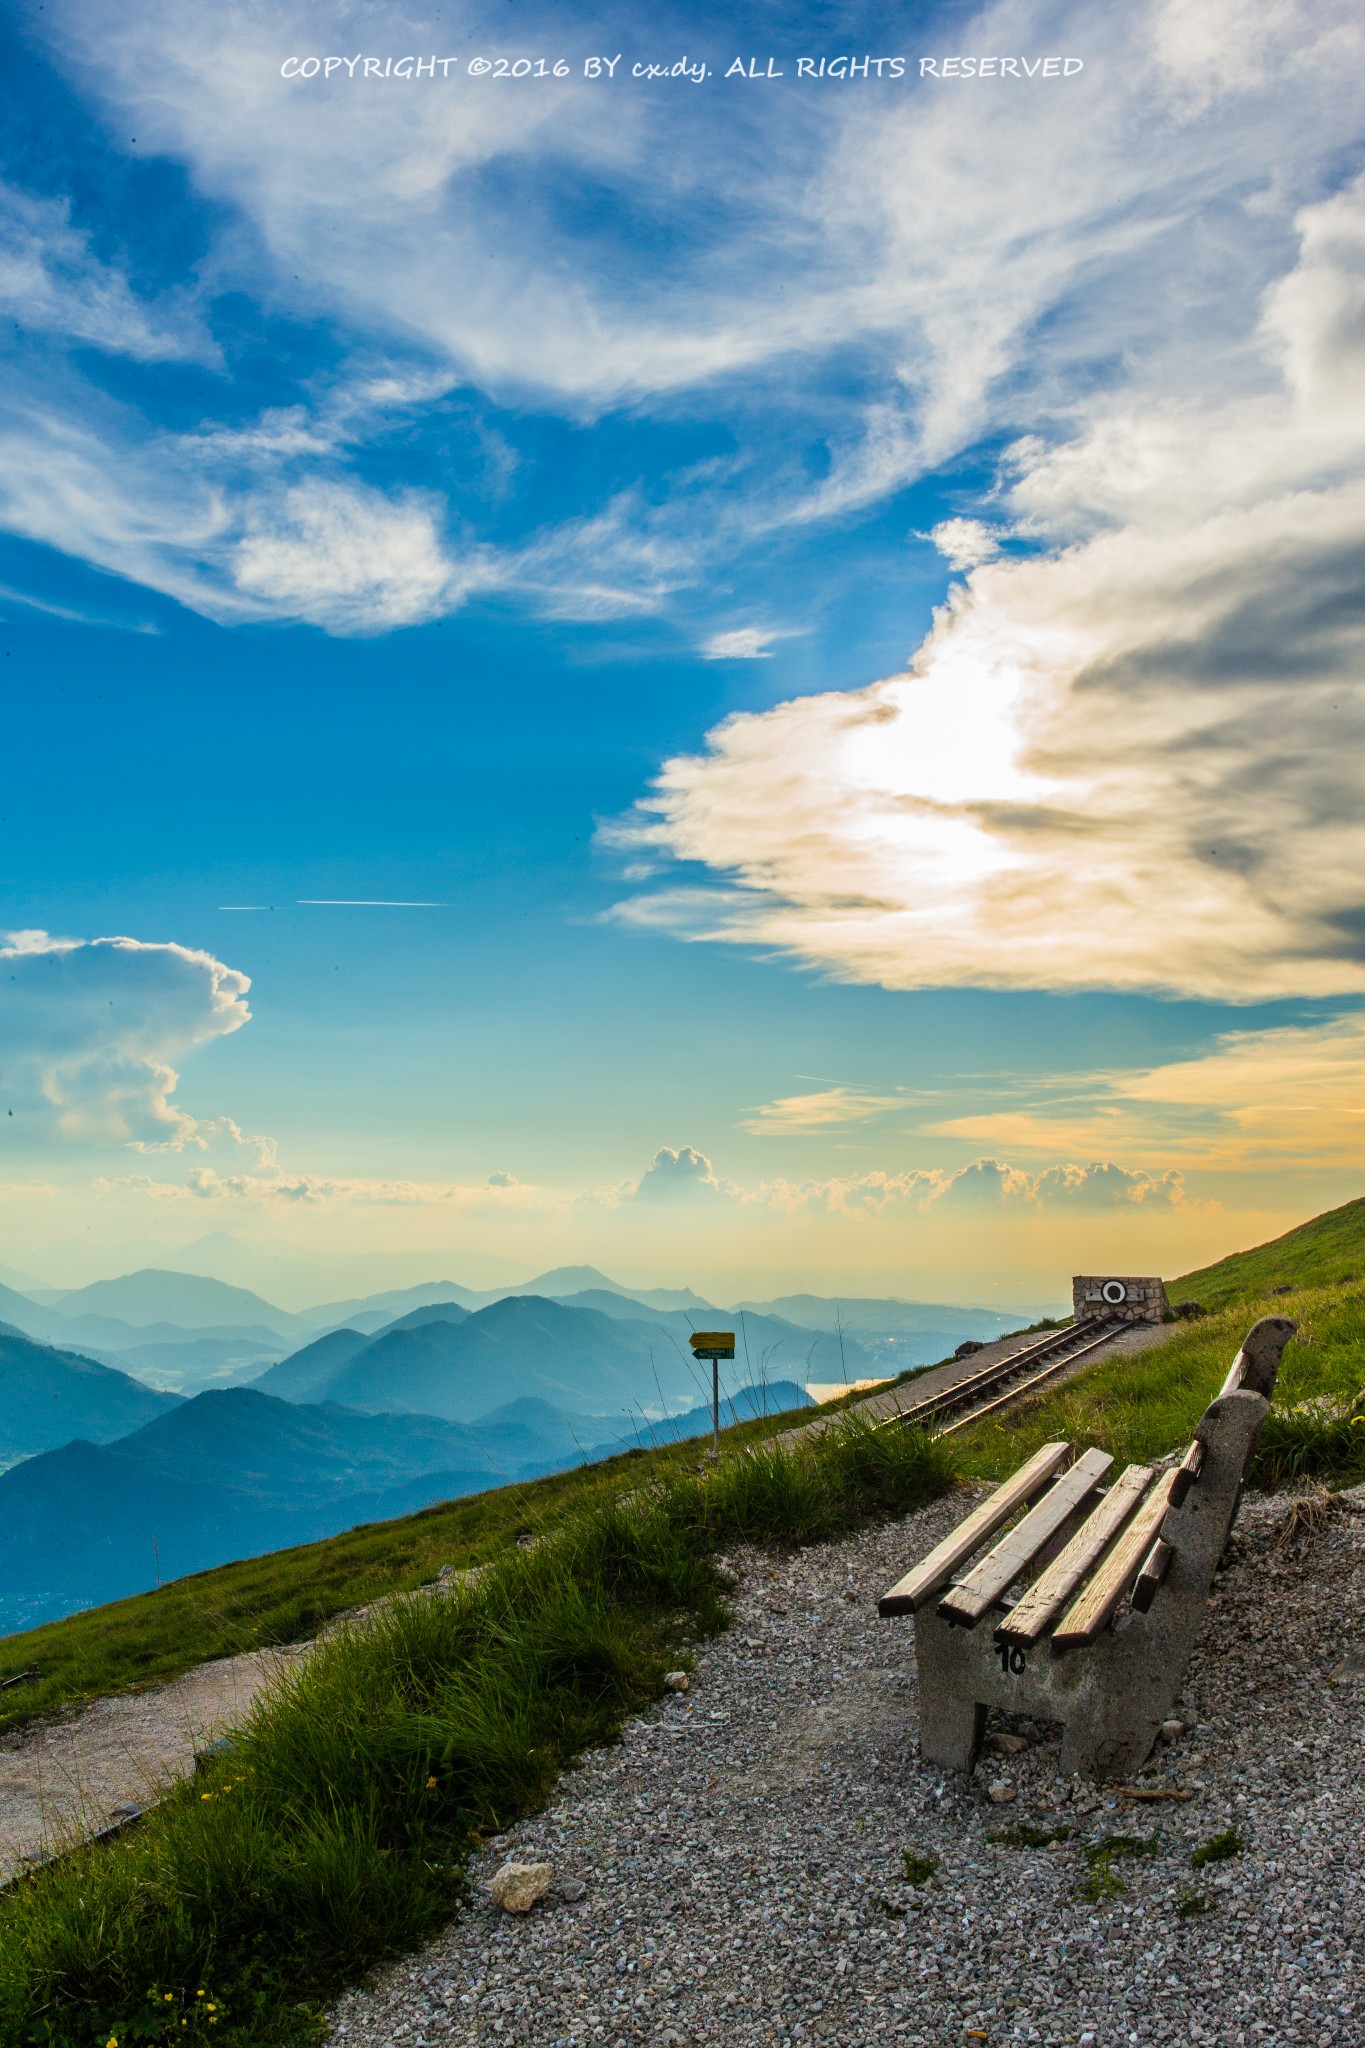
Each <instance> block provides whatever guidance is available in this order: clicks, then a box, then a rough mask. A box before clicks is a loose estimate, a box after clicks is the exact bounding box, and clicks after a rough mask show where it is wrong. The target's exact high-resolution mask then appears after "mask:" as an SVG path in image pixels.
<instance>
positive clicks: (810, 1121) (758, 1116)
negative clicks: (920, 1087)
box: [739, 1084, 905, 1138]
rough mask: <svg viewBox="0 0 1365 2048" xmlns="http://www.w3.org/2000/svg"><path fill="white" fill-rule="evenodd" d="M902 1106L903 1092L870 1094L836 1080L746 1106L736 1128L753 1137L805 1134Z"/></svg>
mask: <svg viewBox="0 0 1365 2048" xmlns="http://www.w3.org/2000/svg"><path fill="white" fill-rule="evenodd" d="M904 1107H905V1098H904V1096H901V1095H873V1094H871V1093H869V1091H868V1090H866V1089H864V1088H847V1087H844V1086H843V1085H842V1084H839V1085H836V1086H835V1087H832V1088H820V1089H815V1090H813V1091H812V1092H811V1093H810V1094H808V1095H779V1096H778V1097H777V1099H776V1101H774V1102H765V1103H762V1104H761V1105H760V1106H759V1107H758V1108H756V1109H752V1110H750V1111H749V1112H748V1113H747V1115H746V1116H745V1117H744V1119H743V1121H742V1122H741V1124H740V1126H739V1128H740V1129H741V1130H742V1131H747V1132H748V1133H749V1135H750V1136H751V1137H754V1138H770V1137H776V1138H787V1137H805V1136H808V1135H809V1134H811V1133H813V1132H818V1131H830V1130H846V1129H847V1128H848V1127H849V1125H851V1124H858V1123H866V1122H867V1120H868V1119H869V1118H870V1117H876V1116H881V1115H883V1114H884V1113H885V1112H886V1111H887V1110H891V1109H903V1108H904Z"/></svg>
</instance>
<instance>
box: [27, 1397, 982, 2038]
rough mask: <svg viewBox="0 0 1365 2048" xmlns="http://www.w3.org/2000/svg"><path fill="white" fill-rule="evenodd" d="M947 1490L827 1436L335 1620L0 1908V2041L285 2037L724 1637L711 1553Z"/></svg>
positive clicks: (883, 1456) (771, 1446)
mask: <svg viewBox="0 0 1365 2048" xmlns="http://www.w3.org/2000/svg"><path fill="white" fill-rule="evenodd" d="M953 1476H954V1474H953V1467H952V1463H951V1460H950V1457H949V1455H948V1453H947V1451H946V1449H945V1448H944V1447H943V1446H942V1445H939V1444H935V1443H933V1442H932V1441H931V1440H930V1439H928V1438H926V1437H923V1436H921V1435H920V1434H919V1433H917V1432H914V1431H910V1430H886V1431H881V1432H876V1433H873V1432H871V1431H869V1430H868V1429H867V1428H866V1427H865V1426H864V1425H861V1424H858V1423H857V1422H854V1421H842V1422H838V1423H836V1424H834V1425H833V1426H832V1427H831V1428H830V1429H829V1430H828V1432H827V1433H826V1434H825V1435H824V1436H823V1438H821V1439H819V1440H817V1441H814V1442H805V1443H801V1444H798V1445H797V1446H796V1447H794V1448H793V1447H790V1446H787V1445H782V1444H775V1443H765V1444H763V1445H761V1446H760V1447H759V1448H758V1449H757V1450H756V1451H754V1452H753V1453H752V1454H746V1453H740V1454H739V1455H735V1456H730V1457H727V1458H725V1459H723V1460H722V1461H721V1462H720V1464H719V1465H716V1466H711V1467H708V1466H703V1467H702V1468H701V1470H699V1471H696V1472H691V1473H686V1474H682V1475H679V1474H677V1473H676V1472H675V1473H674V1474H673V1475H672V1476H669V1477H665V1479H664V1480H663V1481H662V1482H661V1483H659V1484H657V1485H654V1486H646V1487H645V1488H643V1489H641V1490H640V1491H639V1492H637V1493H635V1494H633V1495H628V1496H620V1495H617V1496H601V1495H597V1496H593V1497H590V1499H589V1500H588V1502H587V1503H586V1504H585V1505H584V1507H583V1508H582V1509H581V1510H580V1511H579V1512H578V1513H576V1514H572V1515H570V1516H568V1517H567V1518H566V1519H565V1520H564V1521H562V1522H561V1523H559V1524H558V1525H557V1526H556V1527H555V1528H554V1529H553V1530H551V1531H550V1532H549V1533H548V1534H547V1535H545V1536H544V1537H543V1538H542V1539H541V1540H540V1541H539V1542H538V1543H537V1544H535V1545H534V1546H533V1547H532V1548H530V1549H528V1550H513V1551H510V1552H508V1553H505V1554H504V1555H503V1556H502V1557H500V1558H499V1559H497V1560H496V1561H495V1562H494V1563H492V1564H491V1565H490V1566H489V1567H487V1568H486V1569H485V1570H484V1571H483V1572H482V1573H481V1574H480V1575H479V1576H478V1577H477V1578H474V1579H472V1580H467V1581H465V1582H463V1583H461V1584H459V1585H457V1587H456V1589H455V1590H454V1591H453V1592H450V1593H442V1594H440V1595H437V1596H431V1595H424V1594H411V1593H410V1594H405V1595H402V1596H400V1597H399V1598H397V1599H395V1600H394V1601H393V1602H392V1604H391V1605H389V1606H387V1607H385V1608H383V1609H382V1610H381V1611H379V1612H378V1613H376V1614H374V1615H372V1616H370V1617H368V1618H366V1619H363V1620H361V1621H357V1622H354V1623H352V1624H351V1625H349V1626H348V1627H346V1628H344V1629H342V1630H341V1631H340V1632H338V1633H337V1634H336V1635H335V1636H333V1637H332V1638H331V1639H329V1640H328V1641H326V1642H324V1643H322V1644H320V1645H319V1646H318V1647H317V1648H316V1650H315V1651H314V1652H313V1654H312V1655H311V1656H309V1657H308V1658H307V1659H304V1660H301V1661H300V1663H299V1665H298V1666H297V1667H296V1668H295V1669H294V1670H293V1671H291V1672H290V1673H289V1675H288V1676H287V1677H286V1678H284V1679H283V1680H282V1681H281V1682H280V1683H279V1684H278V1685H277V1686H276V1687H275V1688H274V1689H273V1690H272V1691H271V1692H270V1693H269V1694H268V1695H266V1696H265V1697H264V1698H263V1699H262V1700H261V1701H260V1702H258V1704H257V1706H256V1709H255V1711H254V1712H253V1714H252V1715H251V1717H250V1719H249V1720H248V1721H247V1723H246V1725H245V1726H244V1728H243V1729H242V1730H241V1731H240V1733H239V1735H238V1736H237V1737H236V1739H235V1740H234V1743H233V1746H232V1747H231V1749H230V1750H228V1751H226V1752H225V1753H222V1754H221V1755H220V1756H218V1757H217V1758H216V1759H215V1760H214V1762H213V1763H212V1764H211V1766H210V1767H209V1768H207V1769H205V1770H201V1772H200V1773H199V1774H198V1775H197V1776H196V1777H195V1778H194V1779H192V1780H191V1781H189V1782H187V1783H185V1784H183V1785H181V1786H179V1787H178V1788H177V1789H176V1790H175V1791H173V1792H172V1793H171V1794H170V1795H169V1796H168V1798H167V1799H166V1800H165V1801H164V1802H163V1804H162V1805H161V1806H159V1807H158V1808H157V1809H156V1810H155V1811H154V1812H153V1813H152V1814H150V1815H149V1816H148V1818H147V1820H146V1822H145V1823H144V1824H143V1826H142V1828H141V1829H140V1830H138V1831H137V1832H136V1833H132V1834H129V1835H126V1836H123V1837H120V1838H119V1839H118V1840H116V1841H115V1842H113V1843H111V1844H108V1845H106V1846H104V1847H100V1848H88V1849H85V1850H83V1851H81V1852H79V1853H77V1854H76V1855H74V1856H72V1857H69V1858H67V1859H65V1860H64V1861H62V1862H60V1863H57V1864H54V1865H53V1866H51V1867H50V1868H49V1869H47V1870H45V1871H43V1872H41V1873H39V1874H38V1875H37V1876H35V1877H34V1878H32V1879H30V1880H28V1881H26V1882H25V1883H23V1884H22V1885H20V1886H18V1887H17V1888H16V1889H14V1890H12V1891H11V1892H9V1893H8V1894H6V1895H4V1897H3V1898H0V2040H3V2042H4V2043H5V2044H6V2048H11V2044H12V2048H40V2044H41V2048H96V2044H103V2043H107V2042H108V2041H109V2040H111V2039H113V2040H117V2041H118V2042H119V2043H120V2048H123V2044H126V2043H131V2042H134V2041H137V2042H142V2041H170V2040H172V2039H174V2040H187V2039H200V2038H202V2039H204V2040H208V2039H212V2040H214V2041H218V2042H223V2043H226V2044H230V2048H248V2044H249V2048H270V2044H276V2043H278V2044H281V2048H285V2044H289V2043H292V2042H298V2041H302V2040H305V2039H308V2038H311V2037H312V2036H313V2035H314V2034H315V2032H316V2020H315V2014H316V2009H317V2006H318V2004H319V2003H320V2002H321V2001H322V2000H324V1999H326V1998H328V1997H329V1996H331V1995H332V1994H333V1993H335V1991H336V1990H337V1989H338V1988H339V1987H340V1986H342V1985H343V1984H344V1983H346V1982H348V1981H351V1980H353V1979H354V1978H355V1976H356V1975H357V1974H358V1973H359V1972H360V1971H362V1970H363V1969H365V1968H366V1967H368V1966H369V1965H370V1964H372V1963H374V1962H377V1961H379V1960H380V1959H382V1958H383V1957H384V1956H386V1955H391V1954H394V1953H396V1952H399V1951H401V1950H403V1949H406V1948H410V1947H412V1946H413V1945H414V1944H415V1943H416V1942H418V1941H420V1940H421V1939H422V1937H423V1936H424V1935H426V1934H428V1933H429V1932H431V1931H432V1930H433V1929H434V1928H435V1927H436V1926H438V1925H439V1924H440V1923H441V1922H442V1921H443V1920H445V1919H447V1918H449V1916H450V1915H451V1914H452V1913H453V1912H454V1911H455V1910H456V1908H457V1906H458V1903H459V1899H460V1895H461V1888H462V1884H463V1881H464V1878H463V1873H464V1866H465V1864H466V1861H467V1858H468V1856H469V1853H470V1851H471V1849H472V1848H473V1847H474V1846H476V1845H477V1843H478V1841H479V1840H480V1838H481V1837H483V1836H485V1835H487V1834H489V1833H495V1832H497V1831H499V1830H501V1829H502V1828H504V1827H505V1826H506V1825H507V1824H508V1823H509V1822H510V1821H511V1820H512V1819H513V1818H514V1817H515V1816H516V1815H518V1814H520V1813H524V1812H526V1811H528V1810H533V1809H534V1808H536V1807H537V1806H539V1805H541V1804H543V1803H544V1801H545V1800H546V1798H547V1797H548V1796H549V1793H550V1791H551V1788H552V1787H553V1784H554V1782H555V1778H556V1776H557V1775H558V1773H559V1771H560V1770H561V1769H562V1767H563V1765H564V1764H565V1762H566V1761H567V1760H568V1759H570V1758H571V1757H573V1756H574V1755H576V1754H578V1753H579V1752H580V1751H581V1750H583V1749H584V1748H585V1747H587V1746H588V1745H590V1744H594V1743H600V1742H603V1741H606V1740H608V1739H610V1737H611V1736H612V1735H613V1733H614V1732H615V1731H616V1729H617V1728H618V1727H619V1725H620V1723H621V1720H622V1719H623V1717H624V1716H625V1715H627V1714H628V1713H630V1712H631V1711H632V1710H634V1709H635V1708H637V1707H639V1706H640V1705H642V1704H643V1703H644V1702H645V1701H647V1700H648V1699H649V1698H651V1697H652V1696H654V1695H655V1694H656V1693H657V1692H658V1690H659V1689H660V1686H661V1683H662V1678H663V1673H664V1671H665V1670H666V1669H667V1668H668V1665H669V1664H670V1663H671V1662H673V1661H675V1660H676V1657H677V1655H678V1654H679V1652H680V1651H681V1650H682V1649H683V1648H684V1645H685V1643H686V1641H687V1640H688V1639H689V1638H695V1637H697V1636H699V1635H702V1634H705V1633H708V1632H712V1631H714V1630H716V1629H719V1628H722V1627H724V1626H725V1623H726V1620H727V1610H726V1608H725V1604H724V1587H723V1584H722V1581H721V1579H720V1577H719V1575H718V1573H717V1571H716V1568H715V1565H714V1563H713V1562H712V1555H713V1552H714V1551H715V1549H716V1548H717V1547H719V1545H721V1544H722V1543H725V1544H731V1543H736V1542H752V1543H789V1542H794V1541H795V1542H809V1541H812V1540H815V1539H817V1538H821V1537H826V1536H830V1535H835V1534H838V1533H840V1532H842V1531H844V1530H848V1529H852V1528H854V1527H856V1526H857V1525H858V1524H859V1522H862V1521H866V1520H867V1519H868V1517H869V1516H871V1515H874V1514H877V1513H881V1512H886V1511H891V1512H896V1513H900V1512H904V1511H906V1510H907V1509H909V1508H912V1507H916V1506H919V1505H920V1504H922V1503H923V1502H924V1501H926V1500H929V1499H932V1498H933V1497H934V1496H935V1495H936V1494H938V1493H941V1492H943V1491H944V1490H945V1489H946V1488H947V1487H948V1486H949V1485H950V1484H951V1483H952V1480H953ZM201 1993H202V1996H201V1995H200V1994H201ZM210 2028H211V2031H210Z"/></svg>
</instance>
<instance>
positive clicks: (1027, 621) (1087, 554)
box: [616, 181, 1365, 1000]
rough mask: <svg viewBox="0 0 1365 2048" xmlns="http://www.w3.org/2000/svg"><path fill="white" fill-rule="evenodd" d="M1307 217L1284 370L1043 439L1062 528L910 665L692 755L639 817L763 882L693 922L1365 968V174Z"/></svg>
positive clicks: (1037, 474)
mask: <svg viewBox="0 0 1365 2048" xmlns="http://www.w3.org/2000/svg"><path fill="white" fill-rule="evenodd" d="M1299 226H1300V243H1301V253H1300V256H1299V260H1298V261H1297V263H1295V264H1294V265H1293V266H1292V267H1291V268H1289V269H1288V270H1287V272H1286V274H1285V275H1284V277H1283V278H1282V280H1281V281H1280V283H1279V284H1278V285H1277V287H1276V288H1275V290H1274V291H1273V293H1271V294H1270V296H1269V298H1268V300H1267V301H1266V303H1265V306H1264V308H1263V314H1262V319H1261V323H1260V327H1259V332H1258V334H1257V336H1256V337H1255V339H1256V346H1257V349H1258V351H1259V354H1258V362H1259V370H1260V381H1259V384H1258V386H1257V388H1255V389H1246V388H1242V389H1238V390H1235V391H1233V392H1232V393H1231V395H1228V396H1223V397H1220V396H1219V395H1218V394H1216V393H1214V392H1210V393H1209V394H1208V395H1207V396H1203V397H1188V398H1182V399H1180V400H1179V401H1173V400H1167V401H1165V402H1161V403H1157V402H1154V401H1152V400H1151V399H1150V398H1148V399H1144V400H1142V401H1141V402H1138V401H1136V400H1134V399H1132V398H1131V397H1130V398H1126V399H1121V400H1116V399H1114V398H1113V397H1112V396H1111V397H1108V398H1106V399H1104V400H1103V401H1097V402H1096V403H1095V405H1094V406H1093V408H1092V411H1091V415H1090V416H1089V417H1088V418H1086V419H1084V420H1083V421H1082V422H1080V423H1079V426H1078V431H1077V433H1076V434H1075V436H1074V438H1072V439H1070V440H1068V441H1066V442H1065V443H1063V444H1062V445H1061V446H1059V447H1057V448H1055V449H1049V448H1044V447H1041V446H1038V445H1035V444H1032V443H1030V444H1027V445H1024V446H1021V447H1019V448H1017V449H1016V450H1015V451H1014V456H1013V463H1014V467H1015V471H1016V475H1015V481H1014V483H1013V487H1012V490H1011V492H1010V505H1011V509H1012V511H1013V513H1014V514H1015V515H1016V516H1017V517H1018V518H1020V519H1021V520H1023V521H1024V522H1026V523H1027V524H1028V525H1029V526H1030V528H1031V530H1032V534H1033V537H1034V541H1035V545H1036V547H1037V550H1038V551H1037V552H1036V553H1035V554H1033V555H1032V556H1031V557H1027V558H1024V559H1014V560H1009V561H1005V560H1001V561H996V562H988V563H985V564H983V565H982V566H980V567H978V568H977V569H975V570H974V571H973V572H972V574H971V577H970V579H969V581H968V582H967V584H965V585H960V586H956V587H955V588H954V589H953V591H952V592H951V593H950V595H949V597H948V600H947V602H946V603H945V605H944V606H943V607H942V609H941V610H940V611H939V613H938V614H937V616H936V621H935V624H934V627H933V630H932V631H931V632H930V634H929V635H928V637H927V638H926V640H925V641H924V643H923V645H922V646H921V648H920V649H919V651H918V654H917V655H916V657H915V660H914V662H913V665H912V667H911V669H910V670H909V672H908V673H906V674H904V675H899V676H895V677H892V678H890V679H889V680H887V681H885V682H880V683H877V684H875V685H873V686H872V687H871V688H869V689H865V690H861V691H856V692H848V693H843V692H840V693H835V692H828V693H825V694H823V695H818V696H812V697H807V698H802V699H800V700H799V701H797V702H794V703H786V704H780V705H778V706H777V707H776V708H775V709H773V710H771V711H767V712H762V713H756V714H747V715H743V716H738V717H735V718H732V719H730V720H729V721H727V723H725V724H724V725H722V726H721V727H719V728H718V729H717V730H716V731H715V732H713V733H712V734H711V735H710V737H709V744H708V750H707V752H706V753H705V754H703V755H701V756H694V757H685V758H681V759H677V760H674V761H671V762H669V763H668V764H667V765H666V766H665V768H664V771H663V773H662V775H661V776H660V778H659V781H658V785H657V789H656V791H655V793H654V795H653V796H652V797H651V798H649V799H648V800H647V801H645V802H644V803H643V804H642V805H641V806H640V807H639V808H638V810H637V813H636V815H635V818H634V819H633V821H631V822H630V823H628V824H627V825H626V826H625V827H624V828H623V829H622V830H621V831H619V832H618V833H617V835H616V836H617V838H618V840H620V841H621V842H623V843H625V844H627V845H630V846H635V847H638V848H640V849H642V850H644V849H649V850H651V851H652V852H654V853H655V854H658V853H660V852H667V853H671V854H673V855H674V856H676V857H678V858H680V859H684V860H688V861H693V862H700V863H704V864H707V865H709V866H711V867H712V868H713V869H720V870H724V871H726V873H727V876H728V877H729V879H730V880H731V881H732V882H733V883H734V884H735V885H737V889H738V892H739V893H738V894H727V893H726V892H725V891H724V890H722V891H719V892H717V893H716V894H715V895H714V896H713V898H712V901H711V904H710V908H709V915H708V914H707V911H706V908H705V906H704V904H699V902H698V900H697V895H696V892H695V891H694V892H693V894H692V899H691V903H690V912H689V923H688V926H687V935H688V936H703V937H707V938H719V939H729V940H732V941H738V942H742V943H757V944H761V945H764V946H776V947H779V948H781V949H783V950H784V951H787V952H789V953H791V954H793V955H796V956H797V957H799V958H801V959H803V960H806V961H809V962H812V963H815V964H818V965H820V966H823V967H825V968H827V969H828V970H830V971H831V972H833V973H834V974H836V975H838V976H840V977H842V978H845V979H848V980H861V981H876V982H881V983H882V984H883V985H885V986H888V987H894V988H914V987H924V986H930V985H939V984H962V983H973V984H977V985H982V986H993V987H1014V988H1021V987H1023V988H1086V987H1092V988H1093V987H1109V988H1123V989H1135V990H1166V991H1175V992H1179V993H1182V994H1188V995H1200V996H1208V997H1222V998H1229V997H1230V998H1232V999H1234V1000H1239V999H1250V998H1253V997H1265V996H1282V995H1304V994H1317V995H1327V994H1336V993H1341V992H1345V991H1356V990H1361V989H1365V898H1362V893H1361V887H1360V881H1359V877H1360V875H1361V873H1362V872H1363V871H1365V621H1363V620H1362V617H1361V613H1360V607H1359V603H1358V593H1359V580H1360V570H1361V563H1362V560H1365V463H1363V462H1362V457H1365V399H1362V397H1361V395H1360V394H1361V393H1362V391H1365V181H1362V182H1357V183H1356V184H1355V185H1354V186H1352V187H1351V188H1350V190H1349V191H1345V192H1342V193H1340V194H1338V195H1336V196H1335V197H1334V198H1333V199H1331V200H1329V201H1326V202H1324V203H1322V204H1320V205H1317V206H1313V207H1309V208H1307V209H1305V210H1304V212H1303V213H1302V215H1301V217H1300V224H1299ZM620 914H621V915H623V916H625V917H627V918H632V917H637V916H639V915H640V914H641V913H640V912H639V911H638V910H637V909H636V908H634V907H633V906H631V905H629V904H627V905H625V906H623V908H622V910H621V913H620ZM643 915H644V916H645V917H646V918H652V919H654V920H655V921H663V922H667V921H668V918H669V906H668V905H667V903H666V902H665V903H664V905H663V906H662V908H661V906H660V905H659V904H657V903H655V904H652V905H649V904H647V906H646V907H645V909H644V912H643Z"/></svg>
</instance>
